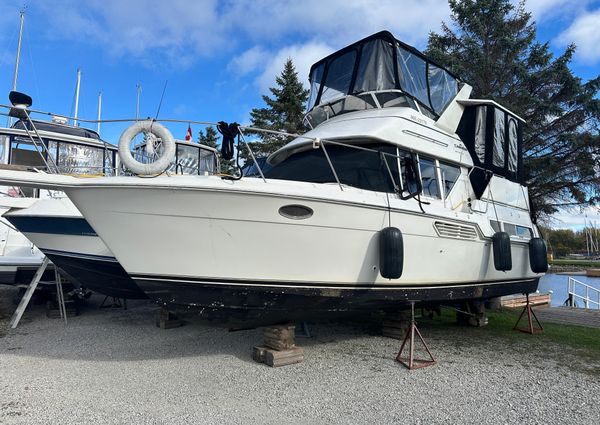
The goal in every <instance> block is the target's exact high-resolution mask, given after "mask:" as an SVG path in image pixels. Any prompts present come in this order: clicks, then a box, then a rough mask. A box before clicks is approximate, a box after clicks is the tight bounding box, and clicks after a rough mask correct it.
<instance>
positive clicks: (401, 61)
mask: <svg viewBox="0 0 600 425" xmlns="http://www.w3.org/2000/svg"><path fill="white" fill-rule="evenodd" d="M397 60H398V74H399V78H400V87H401V88H402V90H404V91H406V92H407V93H408V94H410V95H411V96H414V97H415V98H417V99H418V100H419V101H421V102H422V103H424V104H425V105H429V96H428V94H427V79H426V74H427V73H426V68H427V65H426V63H425V61H424V60H423V59H422V58H420V57H419V56H417V55H415V54H413V53H411V52H410V51H408V50H406V49H404V48H402V47H398V49H397Z"/></svg>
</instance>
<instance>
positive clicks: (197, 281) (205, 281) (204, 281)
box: [130, 274, 539, 290]
mask: <svg viewBox="0 0 600 425" xmlns="http://www.w3.org/2000/svg"><path fill="white" fill-rule="evenodd" d="M130 276H131V278H132V279H134V280H140V281H157V282H175V283H183V284H191V285H210V286H227V285H229V286H256V287H280V288H282V287H292V288H294V287H302V288H315V289H325V288H334V289H384V290H385V289H435V288H460V287H467V286H485V285H505V284H512V283H515V284H516V283H525V282H535V281H537V280H538V279H539V278H537V277H533V278H523V279H502V280H486V281H472V282H447V283H443V284H432V283H414V284H410V283H404V284H394V285H382V284H376V283H372V282H371V283H369V282H356V283H350V282H345V283H331V282H297V281H260V280H259V281H256V280H243V279H233V278H231V279H215V278H205V277H197V278H196V277H176V276H157V275H140V274H135V275H130Z"/></svg>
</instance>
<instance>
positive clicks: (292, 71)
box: [240, 59, 309, 161]
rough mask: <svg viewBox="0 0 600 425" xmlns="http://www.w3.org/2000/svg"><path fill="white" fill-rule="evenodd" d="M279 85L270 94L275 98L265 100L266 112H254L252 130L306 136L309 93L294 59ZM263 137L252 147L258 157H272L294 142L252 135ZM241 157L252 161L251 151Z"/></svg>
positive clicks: (280, 76)
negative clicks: (281, 148) (278, 131)
mask: <svg viewBox="0 0 600 425" xmlns="http://www.w3.org/2000/svg"><path fill="white" fill-rule="evenodd" d="M275 82H276V83H277V87H271V88H270V89H269V91H270V92H271V95H272V97H269V96H266V95H265V96H263V97H262V98H263V101H264V102H265V104H266V107H265V108H254V109H252V111H251V112H250V117H251V122H252V124H251V126H252V127H258V128H262V129H266V130H280V131H285V132H287V133H302V132H304V125H303V124H302V119H303V118H304V107H305V105H306V102H307V101H308V93H309V92H308V90H306V89H305V88H304V86H302V83H301V82H300V80H299V79H298V72H296V68H295V67H294V63H293V62H292V60H291V59H288V60H287V61H286V62H285V65H284V67H283V71H282V72H281V75H279V76H278V77H277V78H276V79H275ZM252 134H255V135H256V136H258V137H259V139H260V140H261V141H260V142H252V143H250V146H251V147H252V151H253V152H254V155H255V156H256V157H263V156H267V155H270V154H271V153H273V152H275V151H276V150H277V149H279V148H280V147H282V146H283V145H284V144H286V143H287V142H289V141H290V140H291V138H290V137H285V136H279V135H274V134H266V133H259V132H256V133H252ZM240 155H241V156H242V157H244V158H245V160H246V161H248V160H250V161H251V159H250V154H249V153H248V150H247V149H244V148H242V151H241V152H240Z"/></svg>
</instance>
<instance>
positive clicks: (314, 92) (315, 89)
mask: <svg viewBox="0 0 600 425" xmlns="http://www.w3.org/2000/svg"><path fill="white" fill-rule="evenodd" d="M324 68H325V64H323V63H322V64H321V65H319V66H317V67H316V68H315V69H314V70H313V72H312V75H311V76H310V97H309V98H308V108H307V109H308V110H311V109H312V107H313V106H315V102H316V101H317V96H318V95H319V90H320V89H321V79H322V78H323V70H324Z"/></svg>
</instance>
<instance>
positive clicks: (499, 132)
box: [492, 108, 505, 168]
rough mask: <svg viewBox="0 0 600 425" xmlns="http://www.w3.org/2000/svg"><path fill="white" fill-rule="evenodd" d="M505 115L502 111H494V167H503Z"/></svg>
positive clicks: (496, 109)
mask: <svg viewBox="0 0 600 425" xmlns="http://www.w3.org/2000/svg"><path fill="white" fill-rule="evenodd" d="M504 118H505V113H504V111H502V110H500V109H498V108H495V109H494V152H493V159H492V163H493V164H494V165H495V166H496V167H500V168H502V167H504V146H505V137H504V135H505V122H504Z"/></svg>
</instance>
